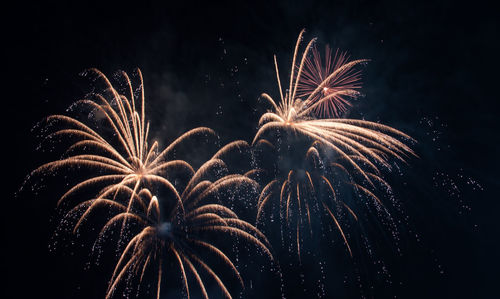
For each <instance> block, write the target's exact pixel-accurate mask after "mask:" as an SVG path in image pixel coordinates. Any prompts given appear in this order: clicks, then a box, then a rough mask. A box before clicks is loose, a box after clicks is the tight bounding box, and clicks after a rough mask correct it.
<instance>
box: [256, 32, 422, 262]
mask: <svg viewBox="0 0 500 299" xmlns="http://www.w3.org/2000/svg"><path fill="white" fill-rule="evenodd" d="M303 33H304V30H303V31H302V32H301V33H300V35H299V38H298V40H297V43H296V46H295V52H294V55H293V61H292V72H291V74H290V85H289V88H288V90H286V91H285V93H284V92H283V90H282V86H281V80H280V74H279V71H278V65H277V62H276V56H275V58H274V62H275V68H276V76H277V79H278V87H279V91H280V101H279V102H278V103H276V102H275V101H274V100H273V98H272V97H271V96H269V95H268V94H265V93H264V94H263V95H262V98H264V99H266V100H267V101H268V102H269V103H270V104H271V105H272V107H273V109H272V110H271V111H268V112H266V113H264V114H263V115H262V116H261V118H260V121H259V130H258V131H257V133H256V135H255V137H254V140H253V144H254V145H264V144H266V145H270V146H271V147H272V148H275V149H276V148H279V145H278V144H274V143H273V142H271V141H272V140H273V139H272V138H274V140H277V141H278V142H275V143H280V142H281V141H282V139H283V138H281V137H280V136H282V134H281V132H285V136H288V137H289V138H290V139H294V140H295V141H297V140H302V141H301V142H303V141H304V140H305V141H307V142H308V144H309V145H308V147H306V151H305V152H306V154H305V158H304V156H299V160H298V161H299V162H297V161H296V160H297V159H295V160H294V159H288V160H291V161H292V162H290V161H287V163H285V166H284V167H283V168H284V169H281V170H279V171H278V174H277V175H278V177H277V178H276V179H274V180H271V181H270V182H269V183H268V184H267V185H266V186H265V187H264V188H263V189H262V192H261V196H260V198H259V202H258V212H257V221H259V217H261V214H262V211H263V209H264V207H265V206H266V204H268V203H269V202H270V201H271V200H270V198H271V197H272V196H273V194H274V195H275V197H278V198H279V202H280V205H279V206H280V215H281V216H282V219H284V221H285V222H286V223H290V210H291V207H292V206H295V210H296V212H295V214H296V215H297V216H298V219H299V220H297V222H296V241H297V251H298V253H299V257H300V246H301V245H300V241H299V240H300V230H299V228H300V227H301V226H302V225H303V223H308V225H309V228H310V227H311V225H310V219H311V206H313V204H312V203H311V202H309V200H310V199H313V198H316V199H318V198H322V197H320V196H315V194H317V192H318V190H317V189H318V186H319V184H322V185H324V186H325V187H326V190H328V192H329V195H328V196H327V198H328V199H329V200H330V202H325V201H322V202H321V203H317V202H316V203H314V205H315V206H316V207H318V208H321V209H322V210H323V211H324V213H325V214H326V215H327V216H328V217H329V218H330V219H331V220H332V221H333V222H334V223H335V226H336V227H337V229H338V230H339V233H340V235H341V236H342V238H343V240H344V243H345V244H346V247H347V249H348V251H349V253H350V254H351V255H352V251H351V248H350V246H349V243H348V240H347V238H346V235H345V233H344V231H343V229H342V227H341V225H340V223H339V221H338V219H337V217H336V211H337V210H338V209H332V208H331V205H332V204H335V205H339V206H341V207H342V208H343V209H344V210H345V211H347V213H348V214H349V215H351V216H352V217H353V218H354V219H355V220H357V219H358V217H357V215H356V213H355V212H354V211H353V209H352V208H351V207H350V206H349V205H348V204H346V203H345V202H343V201H341V200H340V199H338V197H337V196H336V191H335V187H334V186H335V184H334V183H333V179H332V178H331V177H332V176H333V177H335V176H336V175H337V174H338V173H339V171H341V172H345V175H343V176H345V177H346V182H347V183H348V184H349V185H350V186H351V187H353V188H354V189H355V190H357V191H358V193H360V194H362V195H363V196H368V197H370V198H372V199H373V200H374V202H375V203H376V204H377V205H380V204H381V201H380V199H379V198H378V197H377V196H376V195H375V192H374V191H373V189H375V188H376V186H377V185H378V184H379V183H382V184H383V185H388V184H387V183H386V182H385V181H384V180H383V179H382V178H381V171H380V170H381V169H380V168H381V166H382V167H384V168H386V169H391V164H390V158H396V159H397V160H400V161H402V162H405V161H406V160H407V159H408V158H409V157H410V156H416V155H415V153H414V152H413V151H412V149H411V148H410V147H409V146H407V145H406V144H405V143H404V142H403V141H401V140H400V139H405V140H409V141H412V142H413V141H414V140H413V139H412V138H411V137H410V136H408V135H407V134H405V133H403V132H401V131H399V130H396V129H394V128H392V127H390V126H386V125H383V124H379V123H375V122H370V121H365V120H355V119H341V118H327V119H319V118H316V117H315V114H314V113H315V112H318V111H319V112H320V115H323V116H325V115H326V116H328V115H332V113H333V115H335V116H336V115H338V113H337V112H339V111H340V110H341V109H342V108H339V107H340V106H339V105H342V104H343V103H344V104H345V103H347V101H345V100H344V97H346V96H348V97H353V96H357V95H358V94H359V93H358V91H356V89H358V88H359V87H360V85H359V72H357V71H353V69H352V68H353V67H354V66H355V65H358V64H360V63H364V62H366V61H367V60H365V59H361V60H354V61H350V62H347V58H346V56H345V54H340V55H339V54H337V55H338V57H337V58H336V59H334V60H333V63H332V62H331V60H330V56H329V55H330V54H328V50H327V58H326V60H325V62H326V65H325V66H321V64H320V57H319V54H318V52H317V51H313V56H312V57H313V58H312V59H310V58H308V57H309V52H310V49H311V48H312V45H313V42H314V41H315V39H313V40H311V41H310V42H309V43H308V44H307V46H306V48H305V50H304V53H303V54H302V58H301V60H300V63H297V55H298V50H299V45H300V42H301V40H302V36H303ZM303 76H305V77H304V78H305V79H302V77H303ZM298 91H299V92H300V93H297V92H298ZM299 94H300V96H307V98H305V99H304V100H302V99H300V98H299ZM339 109H340V110H339ZM325 112H326V113H325ZM285 142H286V141H285ZM287 144H288V145H287V147H288V148H291V149H290V150H288V151H286V150H282V151H285V153H284V155H289V156H290V155H292V156H295V157H297V152H300V149H299V148H298V147H297V145H296V144H290V143H287ZM280 155H283V152H282V153H280ZM281 159H283V158H281ZM300 161H302V162H300ZM314 161H316V162H314ZM290 163H291V164H290ZM290 165H291V166H290ZM297 165H298V167H297ZM293 203H295V205H294V204H293ZM283 217H284V218H283Z"/></svg>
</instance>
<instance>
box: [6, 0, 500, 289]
mask: <svg viewBox="0 0 500 299" xmlns="http://www.w3.org/2000/svg"><path fill="white" fill-rule="evenodd" d="M4 14H5V15H8V16H9V17H10V18H9V19H7V18H4V19H3V26H2V27H3V31H4V34H3V48H6V49H7V50H8V52H7V54H4V56H3V60H4V65H6V68H4V74H5V75H6V78H5V79H4V80H3V82H4V84H3V107H4V108H6V110H5V109H4V112H3V118H2V122H3V130H2V131H3V134H4V135H3V136H4V137H3V138H4V140H3V141H2V147H3V148H4V150H5V149H6V150H7V152H5V151H4V154H3V157H4V161H5V162H4V163H3V166H4V168H3V173H4V177H6V178H7V180H3V182H2V185H3V186H4V188H6V191H5V192H4V196H3V198H2V201H3V204H2V207H3V210H2V216H3V217H2V224H3V225H2V227H3V234H2V235H3V236H2V244H3V247H7V249H8V250H7V253H4V255H3V258H4V264H5V265H7V268H5V267H3V272H4V274H6V275H7V278H6V279H5V278H4V279H3V281H2V283H5V284H6V286H7V298H40V297H41V298H43V297H48V298H89V297H90V298H92V297H94V296H101V295H100V294H103V293H102V290H104V288H105V285H106V281H107V279H108V277H109V273H103V272H100V270H99V269H97V270H90V271H87V272H86V271H85V270H83V265H84V264H85V258H86V257H85V256H82V257H80V256H78V255H76V253H74V254H75V255H73V254H72V253H71V252H60V251H57V252H56V253H54V252H49V250H48V247H49V244H50V242H51V241H50V237H51V235H52V233H53V231H54V228H55V226H56V223H55V222H54V221H53V220H54V219H53V218H54V209H55V198H57V197H56V195H54V196H47V195H45V197H44V198H39V197H36V196H34V195H30V194H26V193H22V194H20V195H19V196H15V192H16V191H17V190H18V189H19V187H20V186H21V184H22V182H23V179H24V177H25V176H26V175H27V174H28V173H29V172H30V171H31V170H32V169H34V168H35V167H37V166H38V165H40V164H42V163H43V162H46V160H44V158H43V157H44V156H43V155H42V154H40V153H39V152H38V151H35V147H36V145H37V142H38V141H37V139H36V138H35V136H33V133H31V128H32V127H33V126H34V125H35V124H36V123H37V122H38V121H39V120H41V119H42V118H43V117H44V116H47V115H49V114H54V113H63V112H64V109H66V108H67V107H68V106H69V105H70V104H71V102H73V101H74V100H76V99H79V98H81V97H83V96H84V95H85V93H86V92H88V91H89V86H90V85H89V80H88V79H87V78H84V77H81V76H79V74H80V73H81V72H82V71H83V70H85V69H87V68H89V67H96V68H98V69H100V70H102V71H103V72H104V73H105V74H108V75H112V74H113V73H114V72H116V71H117V70H125V71H127V72H132V71H133V70H134V69H135V68H136V67H139V68H140V69H141V70H142V72H143V74H144V79H145V80H144V81H145V88H146V95H147V96H148V100H149V102H148V107H147V109H148V112H149V116H150V118H151V121H152V124H153V128H154V130H153V134H152V135H153V137H154V138H161V139H162V140H171V138H173V137H175V136H178V135H179V134H181V133H182V132H183V131H185V130H186V129H189V128H194V127H196V126H200V125H204V126H209V127H212V128H214V129H215V130H216V131H217V132H218V133H219V134H220V135H221V136H222V139H223V140H225V141H229V140H233V139H245V140H250V138H251V137H252V136H253V134H255V132H256V124H257V120H258V116H259V115H260V114H261V113H262V112H263V111H264V108H263V106H262V103H261V102H258V96H259V95H260V93H261V92H268V93H271V94H274V95H276V84H275V77H274V67H273V64H272V55H273V54H277V55H278V61H279V63H280V66H281V69H282V71H283V72H286V70H287V66H288V65H289V61H290V59H291V54H292V51H293V45H294V44H295V40H296V37H297V35H298V33H299V32H300V30H301V29H302V28H306V30H307V31H306V39H309V38H312V37H315V36H317V37H318V39H319V43H320V44H323V43H330V44H331V45H333V46H336V47H340V48H341V49H344V50H348V51H349V53H350V54H351V56H352V57H353V58H370V59H371V60H372V61H371V62H370V63H369V64H368V66H367V67H366V69H365V75H364V89H363V93H364V94H365V95H366V96H365V97H364V98H362V99H360V100H359V101H357V102H356V103H355V107H354V109H353V112H352V113H353V115H352V116H353V117H364V118H365V119H368V120H374V121H381V122H383V123H385V124H388V125H391V126H394V127H396V128H398V129H402V130H404V131H406V132H408V133H410V135H412V136H415V137H416V138H417V139H418V140H419V145H418V146H417V151H418V152H419V155H420V156H421V159H418V160H415V161H412V163H414V168H415V170H414V172H412V171H411V170H410V171H409V172H410V175H409V177H408V178H406V179H402V180H403V181H405V184H406V183H408V184H409V186H410V187H409V188H406V192H407V197H406V198H405V199H403V201H404V202H407V205H408V214H410V215H412V219H413V220H412V221H410V222H411V224H412V227H413V229H414V231H416V232H418V234H419V238H420V240H419V241H418V242H417V241H415V238H414V233H409V234H408V239H409V241H407V244H406V245H405V246H403V247H404V248H403V249H404V250H405V252H406V253H405V255H404V256H403V257H400V258H399V259H397V260H396V261H395V262H394V264H396V265H397V266H395V267H394V269H393V270H394V274H393V280H394V282H395V284H397V286H396V287H395V288H394V290H392V291H387V290H383V291H381V290H374V291H373V292H371V293H369V294H365V295H367V296H368V297H375V298H381V297H382V298H385V297H387V296H388V294H391V293H392V292H393V295H397V296H398V297H402V298H413V297H415V298H417V297H422V296H424V297H428V298H431V297H445V298H448V297H449V298H471V297H474V298H493V297H497V296H498V295H497V293H498V291H497V282H498V280H499V275H498V269H499V266H500V265H499V261H498V251H499V250H500V247H499V241H498V236H499V230H498V226H499V225H498V223H497V218H498V217H497V214H498V211H499V207H500V204H499V201H498V199H499V197H498V193H497V190H498V189H497V187H498V179H499V176H498V175H497V171H498V166H499V165H498V158H497V153H498V150H499V142H498V141H499V140H498V135H499V134H498V128H499V127H498V125H497V118H498V112H497V111H498V110H497V107H498V104H497V103H498V87H497V86H498V82H497V81H498V79H497V78H498V75H497V72H498V62H497V55H498V53H499V52H498V50H499V47H498V23H497V21H496V18H497V17H498V16H497V15H498V14H497V13H495V10H494V9H493V8H492V7H490V6H487V5H485V4H483V3H480V2H478V1H475V2H468V3H465V4H458V3H454V2H442V1H433V2H428V3H425V2H421V1H418V2H414V3H409V2H408V3H406V2H402V1H382V2H378V1H373V2H372V1H345V2H339V1H324V2H320V1H303V2H297V3H292V2H291V1H290V3H288V2H287V1H278V2H273V1H268V2H265V3H259V4H256V3H254V4H251V3H240V4H236V3H233V2H230V3H205V2H204V3H193V2H188V1H177V2H169V1H163V2H162V3H161V4H159V3H149V2H148V3H142V2H135V3H132V2H130V3H125V2H120V3H106V4H105V3H85V4H83V3H81V4H71V3H70V2H67V3H66V2H65V3H61V4H57V3H42V2H36V3H30V2H23V3H19V4H18V5H16V6H15V7H11V8H5V9H4ZM433 138H437V140H433ZM436 173H445V174H446V176H447V177H449V178H451V179H452V180H453V181H454V182H455V184H456V185H457V186H458V187H457V188H458V189H459V190H460V192H459V193H460V195H459V196H456V195H455V194H451V193H450V192H449V187H450V186H449V183H448V184H446V182H445V183H443V184H441V181H439V175H438V176H436ZM436 177H438V178H437V179H436ZM471 179H472V180H474V181H477V182H479V184H480V185H481V186H482V189H483V190H482V191H481V190H477V189H481V188H473V187H474V186H476V185H475V184H470V182H471ZM436 180H437V181H439V183H438V185H439V188H430V189H433V191H430V192H426V191H422V190H424V189H426V188H429V187H428V186H429V185H431V186H432V184H433V183H435V182H436ZM467 182H469V184H468V183H467ZM405 186H406V185H405ZM412 188H413V189H412ZM436 189H439V190H438V191H436ZM469 207H470V209H469ZM441 271H443V273H441ZM306 276H307V275H306ZM332 279H333V278H332ZM326 281H327V283H328V278H327V279H326ZM332 283H335V282H332ZM286 287H287V288H289V289H290V290H292V291H290V290H289V291H287V292H291V293H293V288H294V287H297V288H300V286H297V285H286ZM257 293H258V292H257ZM299 293H300V292H299ZM166 294H167V293H166V292H165V295H166ZM266 294H268V293H267V292H266V291H262V295H261V297H262V298H266V296H265V295H266ZM328 295H329V296H331V297H335V296H336V297H351V296H355V297H357V296H359V295H360V294H359V292H356V290H354V291H353V290H352V289H348V290H342V289H341V290H340V291H339V292H337V293H334V294H328ZM102 296H103V297H104V294H103V295H102ZM311 296H314V295H311Z"/></svg>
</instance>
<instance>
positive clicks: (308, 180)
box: [30, 31, 416, 298]
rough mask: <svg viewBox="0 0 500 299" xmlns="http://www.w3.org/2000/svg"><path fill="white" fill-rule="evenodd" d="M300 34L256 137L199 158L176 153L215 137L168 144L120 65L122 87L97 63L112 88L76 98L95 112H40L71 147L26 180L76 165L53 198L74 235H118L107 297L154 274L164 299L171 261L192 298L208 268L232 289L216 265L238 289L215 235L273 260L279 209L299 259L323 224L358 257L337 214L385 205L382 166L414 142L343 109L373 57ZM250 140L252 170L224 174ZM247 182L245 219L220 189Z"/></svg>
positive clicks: (232, 262)
mask: <svg viewBox="0 0 500 299" xmlns="http://www.w3.org/2000/svg"><path fill="white" fill-rule="evenodd" d="M303 35H304V31H301V32H300V34H299V37H298V39H297V42H296V45H295V50H294V53H293V60H292V65H291V69H290V77H289V82H288V83H289V85H288V88H286V89H283V86H282V83H281V77H280V73H279V70H278V63H277V59H276V56H274V65H275V71H276V77H277V83H278V89H279V101H275V100H274V99H273V98H272V97H271V96H270V95H269V94H266V93H264V94H262V98H263V99H265V100H266V101H267V102H268V103H269V104H270V105H271V109H270V110H269V111H267V112H266V113H264V114H263V115H262V116H261V117H260V120H259V123H258V129H257V132H256V134H255V136H254V138H253V140H252V142H251V143H250V142H248V143H247V142H246V141H243V140H237V141H233V142H230V143H228V144H226V145H225V146H222V147H220V148H219V149H218V151H217V152H216V153H215V154H213V155H211V158H209V159H207V160H206V161H204V162H203V163H201V166H199V167H193V166H192V165H194V164H193V163H190V162H189V161H186V159H184V160H183V159H176V158H175V157H176V151H177V150H178V149H179V147H180V146H182V144H184V143H185V142H187V141H189V140H190V139H191V138H193V137H195V136H216V134H215V132H214V131H213V130H212V129H210V128H207V127H198V128H195V129H192V130H190V131H187V132H186V133H184V134H182V135H181V136H180V137H178V138H177V139H175V140H173V141H172V142H170V143H168V145H167V146H166V147H165V148H164V149H161V148H160V145H161V144H162V142H158V141H153V142H151V140H150V139H149V135H150V124H149V122H148V121H147V119H146V112H145V110H146V103H145V92H144V85H143V77H142V74H141V72H140V71H139V70H138V71H137V74H138V77H139V88H137V89H134V87H133V84H132V80H131V78H130V77H129V76H128V75H127V73H125V72H120V73H119V77H120V79H121V80H122V81H123V82H125V88H123V89H124V92H121V91H119V90H118V89H117V88H115V87H114V86H113V85H112V84H111V81H110V80H109V79H108V78H107V77H106V76H105V75H104V74H103V73H102V72H100V71H99V70H97V69H92V70H91V71H90V72H91V73H92V74H95V75H96V76H97V78H98V79H99V80H100V82H102V83H103V84H104V85H105V88H104V91H103V92H102V93H92V94H91V96H90V98H89V99H84V100H80V101H77V102H76V103H75V104H74V105H73V107H76V108H77V109H76V110H77V111H78V112H80V114H85V112H89V113H88V115H87V120H81V118H79V117H70V116H66V115H52V116H49V117H48V118H47V119H46V120H45V122H46V124H47V128H48V130H53V128H55V130H53V131H50V133H48V134H47V137H46V139H47V140H51V141H55V142H60V143H61V144H62V146H61V147H62V148H64V149H65V153H64V155H63V157H62V158H61V159H59V160H55V161H52V162H49V163H46V164H43V165H42V166H40V167H38V168H37V169H35V170H34V171H33V172H32V173H31V174H30V177H31V178H36V177H38V176H43V175H47V174H54V175H55V174H57V173H58V172H65V171H75V170H76V175H74V174H73V175H72V177H74V178H76V180H77V181H76V183H68V184H69V185H68V186H67V189H65V190H64V193H63V195H62V196H61V197H60V198H59V199H58V201H57V206H58V207H61V208H62V207H63V206H66V207H67V206H68V205H69V206H70V208H69V209H68V211H66V213H65V217H64V221H69V222H71V223H72V225H71V229H70V230H71V231H72V232H73V233H77V232H78V231H79V230H80V228H81V227H83V226H98V227H97V229H98V231H99V233H98V236H97V238H96V240H95V243H94V247H93V248H101V246H102V244H104V243H106V242H107V241H109V239H110V237H109V235H111V234H113V233H114V232H119V238H118V241H117V244H116V246H117V248H118V249H119V258H118V261H117V263H116V265H115V266H114V270H113V272H112V273H110V275H109V276H110V280H109V284H108V288H107V291H106V294H103V296H105V297H106V298H112V297H115V296H117V294H118V293H119V292H121V291H123V289H127V290H128V292H129V293H130V288H129V287H126V286H127V285H130V284H135V286H134V287H136V288H137V294H139V288H140V287H141V286H143V285H144V281H143V280H144V279H146V277H147V279H150V280H151V279H153V280H154V283H153V284H154V288H153V289H154V290H153V293H154V296H155V297H156V298H160V294H161V292H160V290H161V286H162V283H163V281H165V278H164V277H165V276H166V275H165V273H166V271H167V270H168V271H170V269H167V268H166V267H167V266H168V265H175V268H176V269H177V270H178V273H179V274H180V275H179V276H180V281H181V284H182V285H183V290H184V295H186V297H188V298H190V296H191V292H190V290H191V291H192V290H193V287H192V284H191V286H190V284H189V281H190V280H194V281H195V282H196V285H197V290H198V291H200V292H201V295H202V296H203V297H204V298H208V297H209V293H211V289H209V288H208V285H207V282H206V280H205V277H208V278H209V279H210V280H211V283H215V285H216V286H217V289H218V290H219V291H221V292H222V294H223V295H224V296H225V297H228V298H231V297H232V296H233V295H232V294H231V291H230V289H229V288H228V286H227V284H226V283H225V279H226V277H224V276H222V275H221V274H220V272H219V269H220V268H224V269H225V271H226V272H229V273H231V274H232V276H233V278H236V280H237V281H238V282H239V284H240V285H241V287H242V288H244V287H245V279H244V274H243V273H240V268H239V267H238V265H237V259H234V258H233V257H232V254H233V253H234V252H231V251H230V250H229V251H228V250H226V248H223V247H220V246H219V243H218V241H219V242H220V240H221V239H224V240H242V242H239V241H230V242H231V244H233V243H234V244H236V243H243V245H244V246H246V247H251V248H253V250H254V251H255V250H257V251H258V252H259V253H260V254H261V255H262V256H264V257H265V258H266V259H269V260H270V261H271V263H274V262H275V256H273V253H272V252H273V249H272V245H274V243H273V242H272V240H271V238H270V237H269V236H267V234H266V232H265V231H264V229H262V228H265V229H266V230H276V227H275V226H273V225H270V224H269V222H272V219H274V218H272V217H274V216H273V215H274V214H277V215H278V216H277V217H278V218H279V221H278V222H279V225H280V227H279V230H280V231H281V234H282V235H283V231H286V232H287V235H289V236H291V241H292V243H293V247H294V251H296V253H297V255H298V258H299V260H300V258H301V249H302V248H303V246H304V243H305V240H306V239H307V238H316V237H317V236H318V235H319V232H318V231H317V226H318V222H317V221H315V219H322V220H324V221H327V223H329V225H333V227H335V229H336V231H337V232H338V235H339V236H340V238H341V240H342V242H343V243H344V244H345V248H346V250H347V252H348V253H349V255H350V256H353V250H352V248H351V245H350V241H349V237H348V234H346V233H345V228H344V226H343V220H342V219H345V218H349V219H351V220H352V221H354V222H358V221H359V222H361V221H362V219H360V218H361V217H362V216H361V215H360V213H359V212H358V211H359V210H360V209H361V208H362V205H361V204H360V202H361V201H362V202H363V204H364V205H365V206H366V205H368V206H369V208H370V207H373V208H374V209H377V210H384V211H386V209H385V203H384V201H383V196H379V194H380V192H379V190H380V189H386V190H389V189H390V185H389V184H388V183H387V182H386V180H385V179H384V171H390V170H391V169H392V167H393V165H394V162H403V163H406V162H407V161H408V160H409V159H410V158H411V157H416V154H415V152H414V151H413V150H412V149H411V147H410V145H409V143H413V142H415V140H414V139H412V138H411V137H410V136H408V135H407V134H405V133H403V132H401V131H399V130H397V129H395V128H392V127H390V126H387V125H383V124H380V123H376V122H371V121H366V120H357V119H345V118H341V117H342V116H344V114H345V112H346V111H347V110H348V108H349V107H350V106H351V100H352V99H354V98H356V97H358V96H359V95H360V92H359V89H360V88H361V77H360V75H361V71H360V70H359V67H360V66H361V65H363V64H365V63H366V62H368V60H366V59H359V60H349V57H348V56H347V54H345V53H342V52H340V51H338V50H337V51H336V52H335V54H334V55H332V53H333V52H332V51H331V49H330V48H329V47H326V49H325V53H324V59H323V60H322V58H321V54H320V52H319V51H318V50H317V48H315V45H314V43H315V39H312V40H311V41H310V42H309V43H308V44H307V45H306V47H305V49H304V51H303V53H302V55H301V56H300V55H299V48H300V45H301V41H302V39H303ZM67 142H69V145H68V146H66V144H68V143H67ZM249 143H250V144H249ZM242 148H245V149H249V150H250V152H251V153H252V159H253V160H252V161H253V162H252V163H250V164H252V169H250V170H248V169H246V170H244V171H243V170H240V171H232V170H229V169H230V168H229V167H228V166H227V165H226V159H225V157H231V156H232V155H233V152H234V151H236V150H241V149H242ZM248 160H250V159H248ZM246 187H248V188H249V189H251V190H255V196H254V197H253V198H252V200H253V201H252V202H253V203H254V204H253V205H249V206H246V207H245V210H244V211H243V213H241V214H251V215H252V217H254V218H252V219H244V218H242V217H240V216H239V215H241V214H240V213H239V212H240V211H237V210H236V208H234V206H232V205H229V199H228V197H227V196H226V195H225V194H226V193H227V192H231V193H232V194H233V196H234V197H235V198H236V199H237V200H238V198H241V197H245V196H247V197H248V196H249V193H251V192H250V191H248V190H247V189H246ZM245 190H246V191H245ZM346 194H354V195H353V196H345V195H346ZM73 202H76V204H72V203H73ZM367 203H368V204H367ZM252 209H254V211H253V210H252ZM102 210H105V211H107V212H108V218H106V219H105V222H104V225H102V226H101V225H95V224H94V223H93V222H92V221H91V219H93V218H92V217H93V215H95V214H98V211H102ZM249 210H252V211H249ZM386 212H387V211H386ZM387 213H388V212H387ZM270 219H271V220H270ZM254 220H255V223H254V224H252V223H253V221H254ZM319 225H323V222H322V221H320V222H319ZM261 227H262V228H261ZM236 247H237V246H236ZM233 249H234V247H233ZM206 256H211V257H212V259H205V258H206ZM213 258H215V262H214V259H213ZM167 261H168V262H167ZM151 277H153V278H151ZM149 285H150V284H149ZM129 295H130V294H129Z"/></svg>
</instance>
